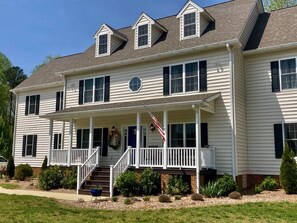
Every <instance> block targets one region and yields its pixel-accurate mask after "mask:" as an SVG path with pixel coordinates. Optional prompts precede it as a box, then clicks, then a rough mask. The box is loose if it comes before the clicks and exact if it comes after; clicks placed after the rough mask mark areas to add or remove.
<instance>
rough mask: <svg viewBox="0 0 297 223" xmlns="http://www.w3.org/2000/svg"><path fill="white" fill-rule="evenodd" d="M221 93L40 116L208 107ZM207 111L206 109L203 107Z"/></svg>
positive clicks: (65, 118)
mask: <svg viewBox="0 0 297 223" xmlns="http://www.w3.org/2000/svg"><path fill="white" fill-rule="evenodd" d="M220 95H221V93H220V92H216V93H207V94H201V93H199V94H194V95H186V96H167V97H161V98H154V99H147V100H137V101H126V102H116V103H110V102H109V103H106V102H105V103H102V104H96V105H88V106H77V107H71V108H66V109H64V110H61V111H58V112H53V113H48V114H45V115H41V116H40V117H41V118H47V119H53V120H58V121H69V119H70V118H82V117H90V116H93V117H96V116H106V115H119V114H134V113H136V112H147V111H148V110H149V111H162V110H167V111H170V110H183V109H189V108H191V107H190V106H196V107H197V106H200V107H202V108H203V107H205V108H207V107H209V104H210V102H212V101H214V100H215V99H216V98H218V97H220ZM205 110H206V111H207V109H205Z"/></svg>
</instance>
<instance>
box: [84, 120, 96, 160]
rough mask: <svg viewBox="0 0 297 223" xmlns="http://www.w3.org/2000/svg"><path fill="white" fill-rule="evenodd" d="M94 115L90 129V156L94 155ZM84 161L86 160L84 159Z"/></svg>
mask: <svg viewBox="0 0 297 223" xmlns="http://www.w3.org/2000/svg"><path fill="white" fill-rule="evenodd" d="M93 121H94V120H93V117H92V116H91V117H90V128H89V129H90V130H89V152H88V158H89V157H90V156H91V155H92V148H93V138H94V136H93V131H94V122H93ZM82 162H85V160H83V161H82Z"/></svg>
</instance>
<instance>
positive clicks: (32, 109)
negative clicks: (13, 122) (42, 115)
mask: <svg viewBox="0 0 297 223" xmlns="http://www.w3.org/2000/svg"><path fill="white" fill-rule="evenodd" d="M35 111H36V95H31V96H30V97H29V114H35Z"/></svg>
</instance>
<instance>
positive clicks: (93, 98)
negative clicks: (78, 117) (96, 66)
mask: <svg viewBox="0 0 297 223" xmlns="http://www.w3.org/2000/svg"><path fill="white" fill-rule="evenodd" d="M96 78H103V100H102V101H95V79H96ZM90 79H93V96H92V101H90V102H85V86H86V80H90ZM83 80H84V89H83V104H90V103H98V102H99V103H100V102H104V97H105V76H98V77H90V78H84V79H83Z"/></svg>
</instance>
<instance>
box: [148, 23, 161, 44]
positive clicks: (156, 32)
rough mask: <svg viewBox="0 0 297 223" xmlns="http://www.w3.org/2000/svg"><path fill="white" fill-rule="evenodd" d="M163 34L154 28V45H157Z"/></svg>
mask: <svg viewBox="0 0 297 223" xmlns="http://www.w3.org/2000/svg"><path fill="white" fill-rule="evenodd" d="M162 34H163V32H161V31H160V30H158V29H157V28H155V27H152V34H151V36H152V45H154V44H155V42H156V41H157V40H158V39H159V38H160V37H161V36H162Z"/></svg>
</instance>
